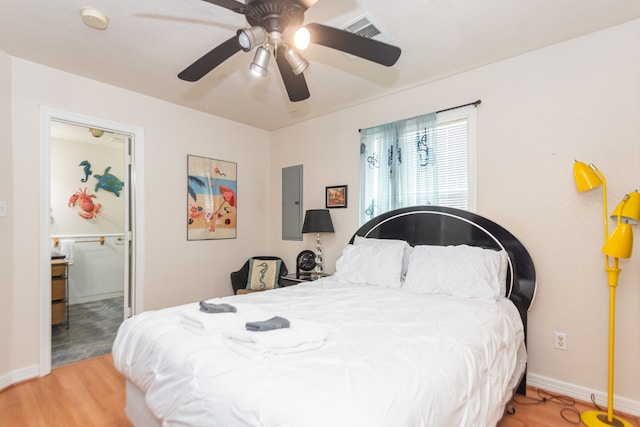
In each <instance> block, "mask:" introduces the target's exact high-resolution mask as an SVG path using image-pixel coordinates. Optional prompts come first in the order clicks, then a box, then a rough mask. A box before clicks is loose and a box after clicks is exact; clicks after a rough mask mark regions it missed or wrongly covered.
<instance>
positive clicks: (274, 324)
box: [245, 316, 289, 332]
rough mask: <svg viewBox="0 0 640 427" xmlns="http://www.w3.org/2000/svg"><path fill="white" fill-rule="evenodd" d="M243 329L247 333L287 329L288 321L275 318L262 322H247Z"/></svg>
mask: <svg viewBox="0 0 640 427" xmlns="http://www.w3.org/2000/svg"><path fill="white" fill-rule="evenodd" d="M245 327H246V328H247V330H248V331H253V332H263V331H270V330H272V329H281V328H288V327H289V321H288V320H287V319H285V318H284V317H280V316H275V317H272V318H271V319H268V320H263V321H262V322H247V323H246V325H245Z"/></svg>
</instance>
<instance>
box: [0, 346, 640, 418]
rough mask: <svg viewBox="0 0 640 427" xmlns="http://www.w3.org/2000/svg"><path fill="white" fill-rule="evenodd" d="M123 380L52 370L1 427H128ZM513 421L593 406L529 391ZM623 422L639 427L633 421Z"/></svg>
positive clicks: (112, 374)
mask: <svg viewBox="0 0 640 427" xmlns="http://www.w3.org/2000/svg"><path fill="white" fill-rule="evenodd" d="M124 402H125V391H124V378H123V377H122V376H121V375H120V374H119V373H118V372H117V371H116V370H115V368H114V367H113V360H112V358H111V355H110V354H108V355H105V356H100V357H96V358H94V359H89V360H86V361H83V362H78V363H75V364H72V365H68V366H63V367H61V368H57V369H54V370H53V372H52V373H51V375H48V376H46V377H43V378H38V379H34V380H29V381H25V382H23V383H21V384H17V385H14V386H11V387H8V388H7V389H5V390H3V391H2V392H0V426H3V427H4V426H12V427H31V426H34V427H35V426H37V427H49V426H51V427H54V426H55V427H75V426H79V427H80V426H82V427H88V426H92V427H101V426H109V427H130V426H131V423H129V421H128V420H127V417H126V416H125V414H124ZM513 406H514V407H515V409H516V412H515V414H514V415H505V416H504V418H503V419H502V421H501V422H500V423H499V424H498V427H524V426H526V427H553V426H569V425H572V424H578V425H579V424H580V418H579V415H578V413H579V411H584V410H591V409H594V408H593V405H591V404H586V403H583V402H574V401H573V400H572V399H570V398H566V397H565V398H563V397H559V396H555V395H552V394H549V393H546V392H544V391H542V390H536V389H534V388H531V387H530V388H528V389H527V396H526V397H524V396H516V398H515V401H514V403H513ZM623 417H624V419H625V420H626V421H627V422H629V423H631V425H632V426H634V427H640V424H639V421H640V420H639V419H638V417H632V416H628V415H624V416H623Z"/></svg>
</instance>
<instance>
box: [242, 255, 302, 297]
mask: <svg viewBox="0 0 640 427" xmlns="http://www.w3.org/2000/svg"><path fill="white" fill-rule="evenodd" d="M251 259H260V260H265V261H272V260H280V261H281V262H280V277H283V276H286V275H287V274H288V273H289V272H288V270H287V266H286V265H284V261H282V258H279V257H277V256H254V257H251V258H249V259H248V260H247V262H245V263H244V265H243V266H242V268H241V269H240V270H238V271H234V272H232V273H231V286H232V287H233V293H234V294H237V293H238V290H241V289H246V287H247V280H248V279H249V260H251ZM280 282H281V281H280V280H278V284H279V286H282V285H281V284H280Z"/></svg>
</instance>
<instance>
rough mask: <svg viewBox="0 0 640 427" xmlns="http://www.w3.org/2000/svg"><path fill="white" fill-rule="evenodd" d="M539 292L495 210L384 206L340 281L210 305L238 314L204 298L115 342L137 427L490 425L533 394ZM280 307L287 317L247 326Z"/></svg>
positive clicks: (343, 260)
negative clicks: (493, 216) (532, 330)
mask: <svg viewBox="0 0 640 427" xmlns="http://www.w3.org/2000/svg"><path fill="white" fill-rule="evenodd" d="M405 242H406V243H405ZM407 243H408V244H407ZM494 276H495V277H494ZM469 277H470V280H466V279H468V278H469ZM436 279H437V280H436ZM535 288H536V280H535V269H534V265H533V261H532V259H531V257H530V255H529V253H528V252H527V250H526V248H525V247H524V246H523V245H522V243H521V242H520V241H518V239H517V238H516V237H515V236H514V235H513V234H512V233H510V232H509V231H507V230H506V229H505V228H503V227H501V226H500V225H498V224H496V223H494V222H492V221H491V220H489V219H486V218H484V217H481V216H479V215H476V214H473V213H470V212H467V211H463V210H458V209H452V208H445V207H436V206H417V207H411V208H403V209H398V210H395V211H392V212H388V213H385V214H383V215H381V216H379V217H376V218H374V219H372V220H371V221H369V222H368V223H366V224H365V225H363V226H362V227H361V228H360V229H358V230H357V231H356V232H355V234H354V235H353V237H352V238H351V241H350V242H349V244H347V245H346V246H345V248H344V251H343V254H342V256H341V257H340V259H339V260H338V262H337V264H336V273H335V274H334V275H333V276H329V277H326V278H321V279H318V280H316V281H313V282H305V283H301V284H299V285H296V286H290V287H285V288H278V289H274V290H269V291H265V292H256V293H251V294H248V295H238V296H229V297H223V298H215V299H211V300H208V301H207V303H209V304H212V306H215V307H223V306H225V307H227V306H232V307H234V308H236V309H237V311H236V312H234V313H214V314H210V313H203V312H201V311H200V310H199V306H200V304H199V303H198V302H194V303H191V304H185V305H181V306H177V307H170V308H166V309H162V310H156V311H150V312H145V313H142V314H139V315H136V316H134V317H132V318H130V319H127V320H126V321H125V322H124V323H123V324H122V325H121V327H120V329H119V331H118V335H117V337H116V340H115V342H114V346H113V357H114V363H115V365H116V368H117V369H118V370H119V371H120V372H121V373H122V374H123V375H124V376H125V377H126V392H127V404H126V413H127V416H128V417H129V419H130V420H131V421H132V423H133V424H134V425H135V426H191V427H197V426H296V427H299V426H305V427H306V426H332V427H333V426H349V427H355V426H367V427H372V426H394V427H395V426H452V425H455V426H480V425H482V426H493V425H496V423H497V422H498V421H499V420H500V419H501V418H502V416H503V414H504V411H505V407H506V406H507V404H508V403H509V401H510V399H511V398H512V395H513V393H514V392H516V391H517V392H520V393H524V391H525V387H526V326H527V312H528V310H529V308H530V307H531V304H532V302H533V299H534V296H535ZM496 293H497V294H496ZM273 316H278V317H277V318H278V319H287V321H289V322H290V323H289V325H290V327H288V328H283V329H275V330H271V331H267V332H250V331H247V330H246V329H245V328H244V325H245V323H246V322H251V321H258V322H259V323H260V322H261V321H263V320H267V319H269V320H267V323H268V322H269V321H270V320H271V319H272V317H273Z"/></svg>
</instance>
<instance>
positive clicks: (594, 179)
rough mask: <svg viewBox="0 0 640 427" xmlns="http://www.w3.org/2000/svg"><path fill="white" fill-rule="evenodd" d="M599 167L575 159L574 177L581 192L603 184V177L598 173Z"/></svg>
mask: <svg viewBox="0 0 640 427" xmlns="http://www.w3.org/2000/svg"><path fill="white" fill-rule="evenodd" d="M596 170H597V168H596V167H595V166H593V165H587V164H585V163H583V162H579V161H577V160H576V161H575V163H574V164H573V179H574V181H575V182H576V187H577V188H578V191H579V192H581V193H582V192H583V191H587V190H592V189H594V188H597V187H600V186H601V185H602V179H600V177H599V176H598V175H597V174H596V172H595V171H596Z"/></svg>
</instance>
